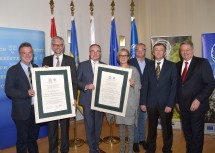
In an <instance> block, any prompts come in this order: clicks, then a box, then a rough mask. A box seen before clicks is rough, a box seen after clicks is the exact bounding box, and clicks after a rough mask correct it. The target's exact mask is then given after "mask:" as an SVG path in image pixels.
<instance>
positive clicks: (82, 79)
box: [77, 60, 102, 107]
mask: <svg viewBox="0 0 215 153" xmlns="http://www.w3.org/2000/svg"><path fill="white" fill-rule="evenodd" d="M99 63H102V62H99ZM77 75H78V87H79V89H80V98H79V104H80V105H82V106H87V107H90V106H91V97H92V90H84V88H85V85H86V84H90V83H93V77H94V74H93V70H92V65H91V60H87V61H84V62H81V63H80V64H79V66H78V70H77Z"/></svg>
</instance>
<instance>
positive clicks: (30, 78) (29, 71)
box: [28, 67, 32, 85]
mask: <svg viewBox="0 0 215 153" xmlns="http://www.w3.org/2000/svg"><path fill="white" fill-rule="evenodd" d="M28 76H29V80H30V83H31V85H32V75H31V68H30V67H28Z"/></svg>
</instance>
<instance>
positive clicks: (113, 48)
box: [109, 17, 119, 66]
mask: <svg viewBox="0 0 215 153" xmlns="http://www.w3.org/2000/svg"><path fill="white" fill-rule="evenodd" d="M117 53H118V41H117V34H116V24H115V19H114V17H112V22H111V36H110V61H109V64H110V65H114V66H119V64H118V62H117Z"/></svg>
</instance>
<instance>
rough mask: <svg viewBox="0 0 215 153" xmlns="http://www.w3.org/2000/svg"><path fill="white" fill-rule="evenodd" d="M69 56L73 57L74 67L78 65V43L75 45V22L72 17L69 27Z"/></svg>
mask: <svg viewBox="0 0 215 153" xmlns="http://www.w3.org/2000/svg"><path fill="white" fill-rule="evenodd" d="M70 37H71V39H70V55H71V56H72V57H74V59H75V63H76V67H78V64H79V53H78V43H77V35H76V28H75V20H74V18H73V17H72V27H71V34H70Z"/></svg>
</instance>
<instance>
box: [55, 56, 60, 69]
mask: <svg viewBox="0 0 215 153" xmlns="http://www.w3.org/2000/svg"><path fill="white" fill-rule="evenodd" d="M56 60H57V64H56V67H59V66H60V60H59V57H56Z"/></svg>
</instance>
